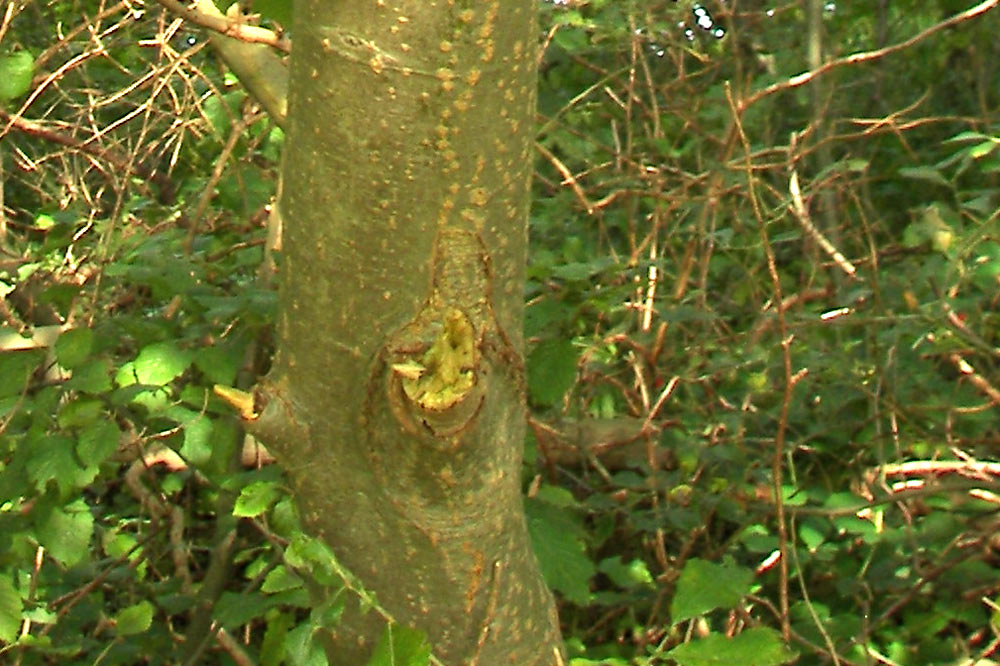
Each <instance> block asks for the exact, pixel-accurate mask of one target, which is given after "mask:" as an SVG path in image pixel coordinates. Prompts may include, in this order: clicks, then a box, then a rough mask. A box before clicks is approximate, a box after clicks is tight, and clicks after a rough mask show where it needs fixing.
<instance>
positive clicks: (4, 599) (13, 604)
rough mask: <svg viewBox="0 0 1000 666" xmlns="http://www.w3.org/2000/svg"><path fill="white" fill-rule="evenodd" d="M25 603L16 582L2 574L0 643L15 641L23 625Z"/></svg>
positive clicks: (0, 584) (0, 588) (0, 585)
mask: <svg viewBox="0 0 1000 666" xmlns="http://www.w3.org/2000/svg"><path fill="white" fill-rule="evenodd" d="M23 611H24V604H22V603H21V595H19V594H18V593H17V590H16V589H15V588H14V584H13V583H11V582H10V579H9V578H8V577H7V576H6V575H0V643H13V642H14V639H15V638H17V631H18V629H20V627H21V613H22V612H23Z"/></svg>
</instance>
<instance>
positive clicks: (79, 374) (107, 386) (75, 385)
mask: <svg viewBox="0 0 1000 666" xmlns="http://www.w3.org/2000/svg"><path fill="white" fill-rule="evenodd" d="M66 388H68V389H71V390H73V391H83V392H84V393H90V394H96V393H107V392H108V391H110V390H111V361H109V360H108V359H106V358H99V359H94V360H93V361H90V362H89V363H86V364H84V365H82V366H80V367H78V368H75V369H74V370H73V376H72V377H70V378H69V381H67V382H66Z"/></svg>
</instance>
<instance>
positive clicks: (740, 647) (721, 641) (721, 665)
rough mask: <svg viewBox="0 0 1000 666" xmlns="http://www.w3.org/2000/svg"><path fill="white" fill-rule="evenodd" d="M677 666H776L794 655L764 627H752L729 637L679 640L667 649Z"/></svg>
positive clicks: (778, 638) (718, 635)
mask: <svg viewBox="0 0 1000 666" xmlns="http://www.w3.org/2000/svg"><path fill="white" fill-rule="evenodd" d="M667 656H668V657H670V658H671V659H673V660H674V661H675V662H677V666H730V665H731V664H739V665H740V666H779V665H780V664H784V663H786V662H788V661H791V660H792V659H795V657H796V654H795V653H794V652H792V651H791V650H789V649H788V647H787V646H785V644H784V643H782V642H781V638H780V636H778V634H777V633H776V632H775V631H774V630H773V629H769V628H767V627H755V628H753V629H748V630H747V631H744V632H743V633H740V634H737V635H736V636H733V637H732V638H728V637H726V636H724V635H722V634H709V635H708V636H707V637H705V638H703V639H701V640H697V641H691V642H690V643H682V644H681V645H678V646H677V647H675V648H674V649H672V650H670V651H669V652H667Z"/></svg>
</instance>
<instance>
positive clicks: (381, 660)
mask: <svg viewBox="0 0 1000 666" xmlns="http://www.w3.org/2000/svg"><path fill="white" fill-rule="evenodd" d="M430 656H431V646H430V644H429V643H428V642H427V634H425V633H424V632H422V631H419V630H417V629H411V628H409V627H405V626H402V625H398V624H390V625H388V626H387V627H386V628H385V631H383V632H382V637H381V638H379V641H378V645H376V646H375V652H374V653H373V654H372V657H371V659H370V660H369V661H368V666H427V663H428V661H429V659H430Z"/></svg>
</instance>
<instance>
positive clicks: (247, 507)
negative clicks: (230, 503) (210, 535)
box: [233, 481, 281, 518]
mask: <svg viewBox="0 0 1000 666" xmlns="http://www.w3.org/2000/svg"><path fill="white" fill-rule="evenodd" d="M280 492H281V491H280V489H279V488H278V484H277V483H275V482H274V481H256V482H254V483H251V484H250V485H248V486H246V487H244V488H243V489H241V490H240V496H239V497H237V498H236V505H235V506H234V507H233V515H234V516H239V517H240V518H252V517H254V516H259V515H260V514H262V513H264V512H265V511H267V510H268V508H269V507H270V506H271V504H272V503H273V502H274V501H275V500H276V499H278V496H279V495H280Z"/></svg>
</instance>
